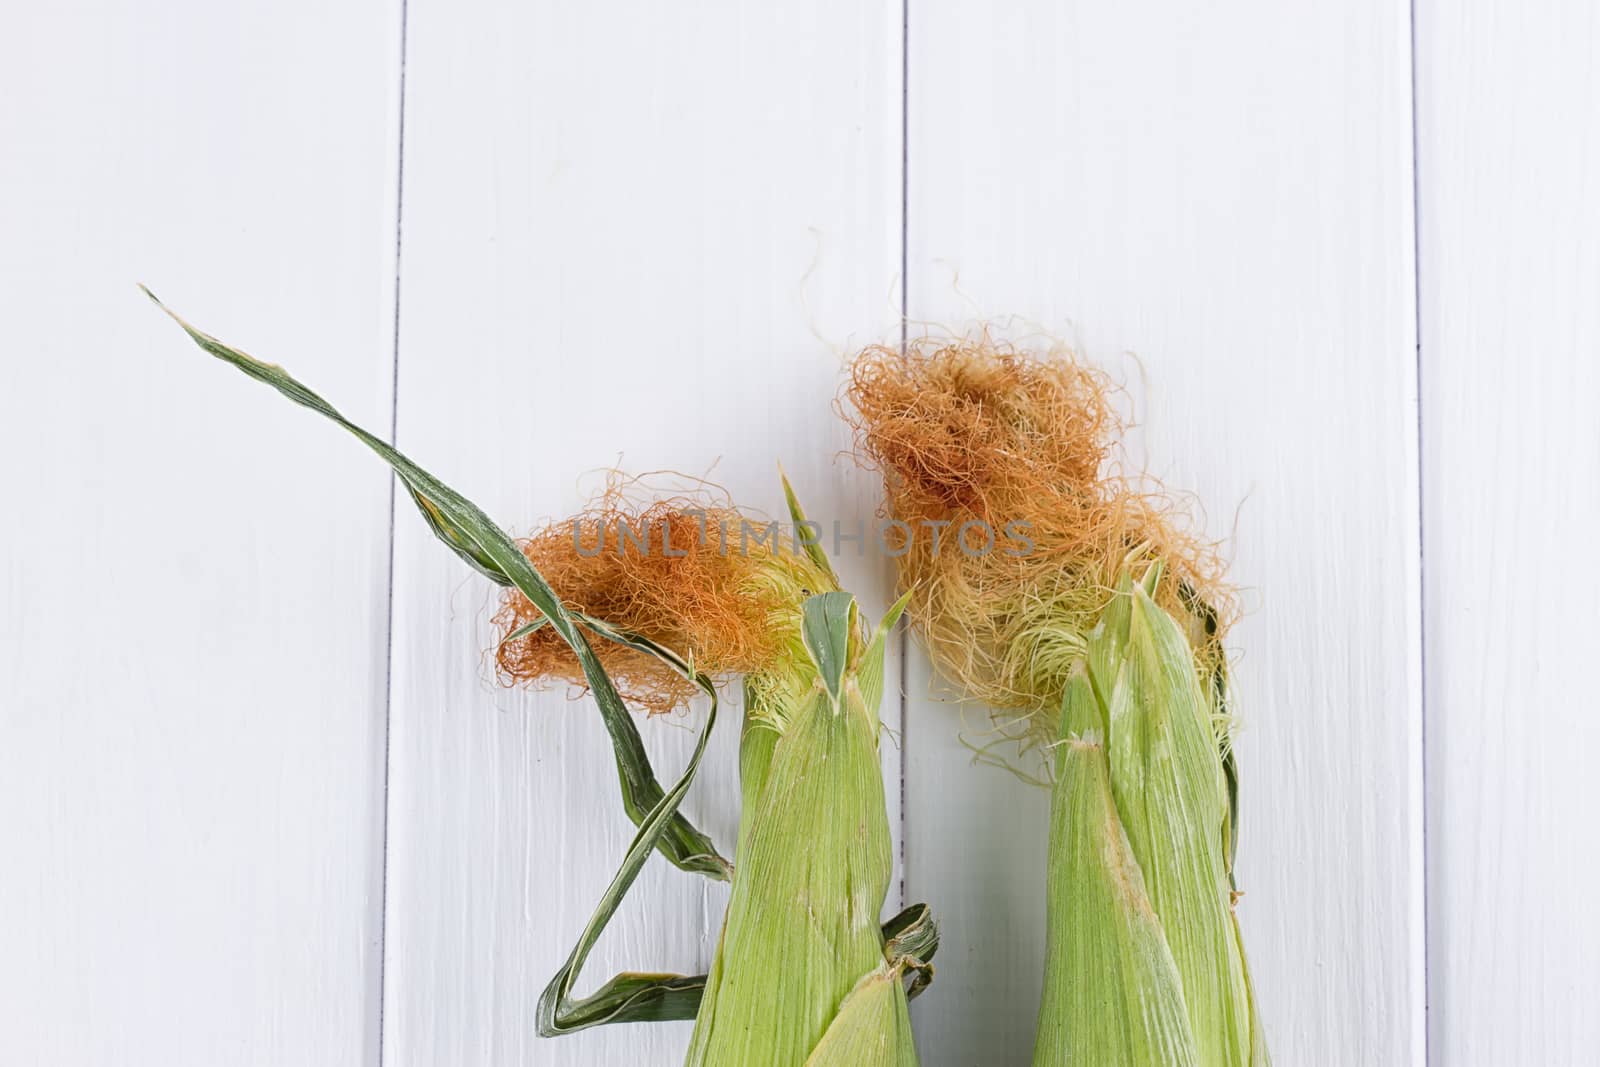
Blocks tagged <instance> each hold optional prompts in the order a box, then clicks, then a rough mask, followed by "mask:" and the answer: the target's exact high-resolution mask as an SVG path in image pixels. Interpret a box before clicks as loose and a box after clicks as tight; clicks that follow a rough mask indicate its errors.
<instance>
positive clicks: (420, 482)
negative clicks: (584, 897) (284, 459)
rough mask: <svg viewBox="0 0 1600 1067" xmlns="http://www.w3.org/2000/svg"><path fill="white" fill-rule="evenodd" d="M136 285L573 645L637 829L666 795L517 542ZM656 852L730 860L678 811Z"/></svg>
mask: <svg viewBox="0 0 1600 1067" xmlns="http://www.w3.org/2000/svg"><path fill="white" fill-rule="evenodd" d="M139 288H140V289H141V290H143V292H144V294H145V295H146V296H148V297H149V298H150V300H151V301H152V302H153V303H154V304H155V305H156V306H157V307H159V308H160V309H161V310H162V311H164V312H166V313H167V315H169V316H170V317H171V318H172V320H173V321H174V322H176V323H177V324H178V325H179V326H180V327H182V328H183V331H184V332H185V333H187V334H188V335H189V337H190V339H192V340H193V341H194V343H195V344H197V345H199V346H200V348H201V349H202V350H203V351H205V352H208V353H210V354H211V355H213V356H215V357H216V358H218V359H220V360H222V361H223V362H225V363H229V364H231V365H232V366H234V367H236V368H237V369H239V370H240V371H243V372H244V373H245V374H247V375H249V376H250V377H252V378H254V379H256V380H257V381H260V382H264V383H266V384H267V385H270V386H271V387H272V388H273V389H276V390H277V391H278V392H279V393H280V394H282V395H283V396H284V397H286V398H288V399H289V400H292V401H293V402H294V403H296V404H299V405H300V406H302V407H306V408H310V409H311V410H312V411H315V412H316V413H317V414H319V415H322V416H323V417H324V418H327V419H329V420H331V421H332V422H335V423H337V424H338V425H339V426H342V427H343V428H344V429H345V430H347V431H348V432H349V433H351V434H352V435H354V436H355V437H356V439H357V440H359V441H361V443H363V444H365V445H366V446H367V447H368V448H370V449H372V451H374V452H376V453H377V454H378V455H379V456H380V457H381V458H382V459H383V460H384V461H385V462H386V463H388V464H389V466H390V468H391V469H392V470H393V471H394V473H395V475H396V476H397V477H399V479H400V481H401V483H402V484H404V485H405V487H406V490H407V492H409V493H410V494H411V499H412V500H413V501H414V502H415V503H416V505H417V508H418V510H420V511H421V512H422V516H423V518H424V519H425V520H427V523H428V526H429V528H431V529H432V530H433V532H434V535H435V536H436V537H438V538H439V540H440V541H442V542H444V544H445V545H446V546H447V547H449V548H450V549H451V550H452V551H454V552H455V553H456V555H458V556H460V557H461V558H462V559H463V560H465V561H466V562H467V563H468V564H469V565H470V566H472V567H473V568H474V569H475V570H477V571H478V572H479V573H481V574H483V575H484V576H486V577H488V578H489V579H490V580H491V581H493V582H496V583H498V584H500V585H510V586H515V587H516V588H517V589H518V590H519V591H521V593H522V594H523V595H524V596H526V597H527V598H528V600H529V601H531V602H532V603H533V605H534V606H535V607H537V608H538V609H539V611H540V612H542V613H543V614H544V616H545V617H546V618H547V619H548V620H549V622H550V625H551V626H553V627H554V628H555V629H556V631H557V632H558V633H559V634H560V635H561V637H562V638H563V639H564V640H565V641H566V642H567V644H568V645H570V646H571V647H572V650H573V652H574V653H575V654H576V655H577V657H578V662H579V663H580V664H581V665H582V667H583V672H584V676H585V677H586V678H587V679H588V682H589V687H590V689H591V690H592V691H593V693H594V697H595V702H596V703H597V704H598V705H599V706H600V714H601V717H602V718H603V719H604V721H605V725H606V730H607V732H608V733H609V734H610V736H611V743H612V747H613V749H614V751H615V753H616V760H617V773H618V779H619V783H620V785H621V790H622V800H623V806H624V807H625V808H626V809H627V812H628V817H629V818H630V819H632V820H633V822H634V823H635V824H639V825H642V824H643V821H644V820H645V818H646V817H647V816H648V814H649V813H650V812H652V811H654V810H655V809H656V808H657V807H659V806H660V803H661V801H662V799H663V797H664V794H663V792H662V789H661V784H660V782H658V781H657V780H656V776H655V772H654V771H653V770H652V769H651V767H650V760H649V756H648V755H647V754H646V752H645V749H644V743H643V741H642V740H641V739H640V737H639V731H638V729H637V728H636V727H635V726H634V723H633V716H632V715H631V714H630V713H629V711H628V709H627V707H626V706H625V705H624V704H623V702H622V698H621V697H620V696H618V695H617V691H616V687H615V686H613V685H612V684H611V680H610V679H609V678H608V677H607V676H606V673H605V671H604V670H602V669H601V667H600V662H599V660H598V659H596V658H595V655H594V651H593V650H592V649H591V648H590V647H589V642H588V640H587V638H585V637H584V635H583V633H582V632H581V631H580V630H579V629H578V627H577V625H576V624H575V622H574V621H573V618H572V616H571V614H570V613H569V612H568V611H567V609H566V608H565V607H564V606H563V605H562V604H561V602H560V600H559V599H558V598H557V597H556V595H555V593H554V592H553V591H552V590H551V589H550V587H549V585H547V584H546V583H545V580H544V578H542V577H541V576H540V575H539V572H538V571H536V570H535V569H534V568H533V565H532V564H530V563H529V562H528V560H527V557H526V556H524V555H523V554H522V552H521V550H520V549H518V548H517V545H516V542H514V541H512V539H511V538H510V537H508V536H507V535H506V534H505V532H504V531H503V530H501V529H500V528H499V527H498V526H496V525H495V524H494V522H493V521H491V520H490V519H489V517H488V516H487V515H485V514H484V513H483V511H482V510H481V509H479V508H478V506H477V505H475V504H473V503H472V502H471V501H469V500H467V499H466V498H465V497H463V496H461V495H460V494H459V493H457V492H455V490H453V489H451V488H450V487H448V486H446V485H445V484H444V483H443V482H440V481H439V480H438V479H437V478H435V477H434V476H433V475H431V474H429V473H428V472H427V471H425V470H423V469H422V468H421V467H418V466H417V465H416V464H415V463H413V462H412V461H411V460H410V459H408V458H406V457H405V456H404V455H402V454H401V453H400V452H399V451H398V450H396V449H395V448H393V447H392V446H390V445H389V444H388V442H386V441H384V440H382V439H381V438H378V437H376V436H374V435H373V434H371V433H369V432H367V431H366V430H364V429H362V428H361V427H360V426H357V425H356V424H355V423H353V422H351V421H350V420H348V419H346V418H345V417H344V415H342V414H341V413H340V412H339V411H338V410H337V409H336V408H335V407H334V406H333V405H332V404H330V403H328V402H327V401H326V400H324V399H323V398H322V397H321V396H319V395H317V394H316V393H315V392H313V391H312V390H311V389H309V388H307V387H306V386H305V385H303V384H301V383H300V382H299V381H296V380H295V379H294V378H293V377H292V376H290V374H289V373H288V372H287V371H285V370H284V369H283V368H282V367H280V366H278V365H277V364H275V363H267V362H265V361H263V360H259V359H256V358H255V357H254V356H251V355H248V354H246V353H244V352H241V351H239V350H238V349H236V348H232V347H230V346H229V345H226V344H224V343H222V342H221V341H219V340H217V339H216V338H215V337H212V336H211V335H210V334H207V333H204V332H202V331H201V330H198V329H196V328H195V327H193V326H191V325H189V323H187V322H186V321H184V320H183V319H182V318H181V317H180V316H178V315H177V314H176V313H175V312H173V311H172V310H170V309H169V308H167V306H166V305H164V304H162V303H161V301H160V300H157V299H156V296H155V294H154V293H152V292H150V290H148V289H145V288H144V286H140V287H139ZM657 847H658V848H659V849H660V851H661V853H662V855H664V856H666V857H667V859H668V860H669V861H671V862H672V863H673V865H675V866H677V867H680V868H682V869H683V870H687V871H694V872H697V873H699V874H703V875H705V876H707V877H709V878H715V879H722V880H725V879H727V878H728V875H729V865H728V862H727V860H725V859H723V857H722V856H721V855H719V854H718V852H717V849H716V846H715V845H714V844H712V842H711V839H710V838H709V837H707V836H706V835H705V834H703V833H701V832H700V831H699V830H697V829H695V827H694V826H693V824H691V823H690V822H689V821H688V820H687V819H686V818H684V817H683V816H681V815H678V814H676V811H675V810H674V814H673V816H672V819H671V824H670V826H668V828H667V829H666V830H665V831H664V832H663V833H662V834H661V835H659V837H658V838H657Z"/></svg>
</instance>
